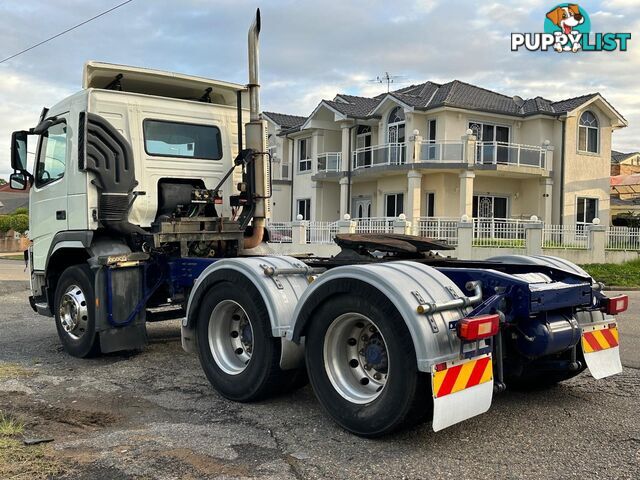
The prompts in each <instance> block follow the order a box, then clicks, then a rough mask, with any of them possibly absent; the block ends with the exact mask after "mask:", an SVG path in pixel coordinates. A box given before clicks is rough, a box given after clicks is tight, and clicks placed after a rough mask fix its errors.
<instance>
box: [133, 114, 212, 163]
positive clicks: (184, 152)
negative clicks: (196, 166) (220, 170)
mask: <svg viewBox="0 0 640 480" xmlns="http://www.w3.org/2000/svg"><path fill="white" fill-rule="evenodd" d="M143 130H144V148H145V151H146V152H147V154H148V155H153V156H157V157H185V158H201V159H206V160H220V159H221V158H222V139H221V136H220V129H219V128H218V127H215V126H212V125H196V124H191V123H180V122H169V121H166V120H149V119H147V120H145V121H144V122H143Z"/></svg>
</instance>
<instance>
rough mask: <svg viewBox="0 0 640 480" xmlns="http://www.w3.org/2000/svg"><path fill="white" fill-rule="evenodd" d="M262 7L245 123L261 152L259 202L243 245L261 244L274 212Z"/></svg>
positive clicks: (254, 27) (257, 160)
mask: <svg viewBox="0 0 640 480" xmlns="http://www.w3.org/2000/svg"><path fill="white" fill-rule="evenodd" d="M260 26H261V22H260V9H257V11H256V17H255V19H254V21H253V23H252V24H251V27H249V33H248V48H249V84H248V85H247V88H248V90H249V114H250V116H249V123H247V124H246V125H245V133H246V138H247V145H246V148H250V149H252V150H254V151H256V152H259V153H258V154H257V155H255V157H254V161H253V163H254V180H255V204H254V212H253V234H252V235H251V236H250V237H246V238H245V239H244V245H243V248H245V249H247V248H254V247H257V246H258V245H259V244H260V243H261V242H262V239H263V237H264V228H265V223H266V219H267V218H269V217H270V216H271V208H270V203H269V198H270V197H271V162H270V161H269V157H268V155H265V153H266V151H267V124H266V122H265V121H264V120H261V119H260V59H259V56H260V46H259V38H258V37H259V35H260Z"/></svg>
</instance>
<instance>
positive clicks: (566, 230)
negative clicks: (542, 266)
mask: <svg viewBox="0 0 640 480" xmlns="http://www.w3.org/2000/svg"><path fill="white" fill-rule="evenodd" d="M542 248H564V249H567V248H576V249H586V248H589V235H588V232H587V230H586V229H585V226H584V225H545V226H544V227H543V228H542Z"/></svg>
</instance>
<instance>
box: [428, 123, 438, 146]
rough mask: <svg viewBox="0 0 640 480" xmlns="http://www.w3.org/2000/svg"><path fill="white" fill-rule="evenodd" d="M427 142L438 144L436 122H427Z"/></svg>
mask: <svg viewBox="0 0 640 480" xmlns="http://www.w3.org/2000/svg"><path fill="white" fill-rule="evenodd" d="M427 142H429V143H436V121H435V120H429V121H428V122H427Z"/></svg>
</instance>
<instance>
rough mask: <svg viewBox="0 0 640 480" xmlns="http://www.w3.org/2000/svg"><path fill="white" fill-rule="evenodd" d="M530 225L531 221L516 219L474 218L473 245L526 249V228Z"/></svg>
mask: <svg viewBox="0 0 640 480" xmlns="http://www.w3.org/2000/svg"><path fill="white" fill-rule="evenodd" d="M530 223H532V221H531V220H520V219H516V218H474V219H473V245H474V246H476V247H512V248H524V246H525V230H524V226H525V225H527V224H530Z"/></svg>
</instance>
